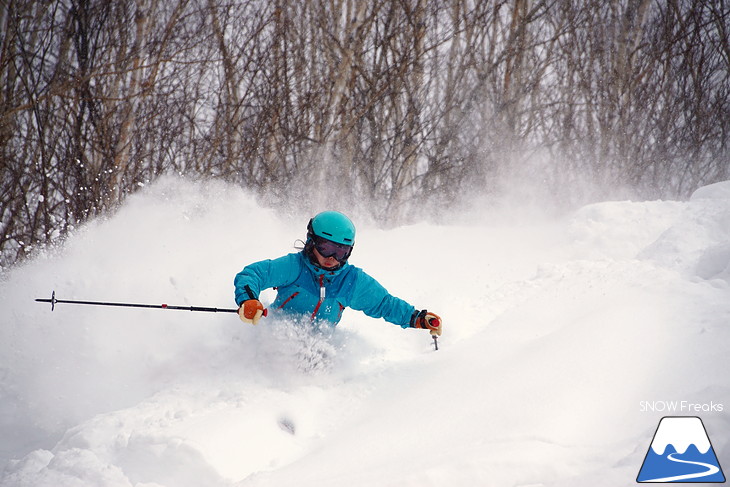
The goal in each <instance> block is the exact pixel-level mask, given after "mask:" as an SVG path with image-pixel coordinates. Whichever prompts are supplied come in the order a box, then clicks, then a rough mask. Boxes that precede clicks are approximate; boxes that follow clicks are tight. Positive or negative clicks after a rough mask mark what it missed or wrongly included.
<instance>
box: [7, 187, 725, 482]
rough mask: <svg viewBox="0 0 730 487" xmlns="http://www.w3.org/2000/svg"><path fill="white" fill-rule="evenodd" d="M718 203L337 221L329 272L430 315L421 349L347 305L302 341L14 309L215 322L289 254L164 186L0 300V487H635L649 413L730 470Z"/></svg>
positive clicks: (213, 204)
mask: <svg viewBox="0 0 730 487" xmlns="http://www.w3.org/2000/svg"><path fill="white" fill-rule="evenodd" d="M728 194H730V182H727V183H719V184H716V185H713V186H709V187H706V188H701V189H700V190H698V192H697V193H696V194H695V195H694V196H693V198H692V199H691V200H690V201H688V202H606V203H600V204H595V205H591V206H588V207H585V208H582V209H580V210H579V211H577V212H575V213H574V214H572V215H570V216H569V217H567V218H564V219H561V220H554V221H551V220H547V219H545V220H542V221H538V220H536V219H531V220H529V221H527V222H525V221H523V222H522V223H520V222H519V221H516V222H515V223H513V224H509V225H506V224H504V223H500V224H495V223H490V222H489V221H488V220H487V219H485V218H476V217H475V218H473V219H472V221H479V223H478V224H473V223H472V224H470V225H468V224H467V222H468V221H469V220H468V219H461V220H458V221H455V223H453V224H451V225H443V224H435V223H421V224H418V225H413V226H408V227H401V228H396V229H392V230H387V231H386V230H381V229H378V228H375V227H373V226H372V225H370V224H369V223H368V222H367V221H364V222H363V221H360V220H358V218H357V216H355V218H354V220H355V223H356V224H358V239H357V246H356V249H355V252H354V254H353V257H352V262H353V263H354V264H356V265H358V266H360V267H363V268H364V269H365V270H367V271H368V272H369V273H370V274H372V275H373V276H375V277H376V278H378V279H379V280H380V281H381V282H382V283H383V284H384V285H385V286H386V287H387V288H388V289H389V290H390V291H391V292H392V293H393V294H396V295H398V296H400V297H402V298H404V299H406V300H407V301H409V302H411V303H413V304H414V305H415V306H416V307H419V308H422V307H426V308H428V309H429V310H433V311H435V312H437V313H439V314H440V315H442V317H443V318H444V326H445V332H444V336H443V337H442V339H441V341H440V346H441V349H440V350H439V351H438V352H435V351H433V347H432V342H431V340H430V338H429V337H428V335H427V334H425V333H424V332H422V331H420V330H402V329H400V328H398V327H395V326H393V325H390V324H387V323H385V322H384V321H382V320H373V319H370V318H367V317H366V316H364V315H362V314H359V313H357V312H355V311H352V310H349V311H347V312H346V314H345V317H344V319H343V322H342V323H341V325H340V326H339V327H338V329H337V332H336V333H335V334H334V336H332V337H322V336H312V335H310V334H307V333H302V331H301V330H299V329H298V328H296V327H294V326H292V325H290V324H286V323H275V322H272V321H270V320H269V321H266V320H263V321H262V323H261V324H260V325H259V326H257V327H252V326H247V325H243V324H242V323H241V322H240V321H239V320H238V319H237V317H236V316H235V315H233V314H212V313H190V312H184V311H162V310H137V309H126V308H100V307H91V306H76V305H62V304H59V305H57V307H56V310H55V311H54V312H51V310H50V306H48V305H45V304H39V303H35V302H34V301H33V299H34V298H37V297H50V293H51V290H55V291H56V294H57V297H58V298H60V299H91V300H107V301H128V302H142V303H168V304H180V305H200V306H215V307H233V306H234V303H233V287H232V279H233V276H234V275H235V273H236V272H238V271H239V270H240V269H241V268H242V267H243V266H244V265H245V264H247V263H249V262H252V261H255V260H260V259H264V258H269V257H276V256H279V255H282V254H284V253H286V252H289V251H292V247H293V245H294V242H295V240H296V239H298V238H302V237H303V235H304V233H305V225H306V218H307V215H303V214H296V212H287V213H285V212H281V213H275V212H273V211H271V210H265V209H262V208H261V207H259V206H258V205H257V204H256V203H255V201H254V200H253V199H252V198H251V197H249V196H248V195H247V194H245V193H243V192H242V191H240V190H239V189H237V188H234V187H230V186H226V185H223V184H219V183H205V184H203V183H191V182H187V181H183V180H179V179H165V180H162V181H160V182H159V183H157V184H155V185H153V186H152V187H149V188H147V189H145V190H144V191H143V192H141V193H140V194H138V195H135V196H133V197H131V198H129V200H128V202H127V203H126V204H125V206H124V207H123V208H121V210H120V211H119V212H118V213H117V214H116V215H115V216H113V217H112V218H110V219H108V220H106V221H102V220H98V221H95V222H92V223H91V224H89V225H86V226H85V227H83V228H82V229H80V230H78V231H77V232H76V233H75V234H74V235H73V236H72V237H71V238H70V239H69V240H68V241H67V242H66V243H65V245H64V246H63V247H62V248H60V249H57V251H55V252H49V253H47V254H45V255H42V256H39V257H37V258H35V259H34V260H32V261H31V262H29V263H27V264H26V265H24V266H22V267H20V268H18V269H15V270H13V271H11V272H9V273H8V274H7V275H6V276H5V278H4V280H3V282H1V283H0V320H1V323H0V485H3V486H54V487H59V486H87V485H88V486H120V487H121V486H138V487H152V486H166V487H185V486H203V485H205V486H212V487H215V486H258V485H267V486H289V485H299V486H315V485H316V486H342V485H347V486H348V487H356V486H372V485H379V486H383V485H393V486H408V485H413V486H419V487H421V486H428V485H438V486H441V485H443V486H460V485H464V486H474V485H495V486H522V485H545V486H553V485H555V486H558V485H559V486H569V485H575V486H584V485H592V486H601V485H606V486H617V485H633V484H634V479H635V478H636V475H637V472H638V470H639V468H640V466H641V462H642V460H643V458H644V455H645V454H646V451H647V448H648V446H649V443H650V441H651V438H652V434H653V432H654V431H655V429H656V426H657V424H658V421H659V419H660V418H661V417H662V416H665V415H697V416H701V417H702V419H703V422H704V424H705V425H706V427H707V430H708V433H709V435H710V437H711V439H712V442H713V446H714V448H715V451H716V452H717V454H718V458H719V460H720V463H721V465H730V444H729V443H728V433H727V432H728V431H730V419H728V412H730V387H728V381H727V370H730V353H728V352H729V349H730V345H729V344H730V326H729V325H730V196H728ZM345 210H346V209H345ZM479 211H480V210H479V209H476V208H475V209H474V215H477V214H478V213H479ZM501 216H502V218H500V221H501V222H504V221H507V220H509V215H501ZM272 298H273V294H270V293H267V294H266V295H265V299H267V300H271V299H272ZM669 401H678V402H677V403H676V404H680V406H681V408H682V410H675V411H667V410H661V409H662V408H663V407H665V405H666V404H670V403H669ZM681 401H684V402H681ZM718 405H719V406H720V409H721V410H718V407H717V406H718Z"/></svg>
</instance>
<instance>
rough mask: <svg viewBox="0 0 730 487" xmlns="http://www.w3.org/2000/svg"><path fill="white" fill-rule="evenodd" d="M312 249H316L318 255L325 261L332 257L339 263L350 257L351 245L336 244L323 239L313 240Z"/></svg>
mask: <svg viewBox="0 0 730 487" xmlns="http://www.w3.org/2000/svg"><path fill="white" fill-rule="evenodd" d="M314 248H315V249H317V252H319V255H321V256H322V257H324V258H325V259H326V258H328V257H334V258H335V259H337V260H338V261H339V262H342V261H344V260H347V258H348V257H349V256H350V252H352V245H344V244H338V243H337V242H333V241H331V240H326V239H323V238H317V239H315V241H314Z"/></svg>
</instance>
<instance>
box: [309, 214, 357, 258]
mask: <svg viewBox="0 0 730 487" xmlns="http://www.w3.org/2000/svg"><path fill="white" fill-rule="evenodd" d="M354 244H355V225H353V223H352V221H351V220H350V219H349V218H347V217H346V216H345V215H343V214H342V213H340V212H339V211H323V212H322V213H318V214H317V215H315V216H314V218H312V219H311V220H309V224H308V225H307V242H306V243H305V245H304V253H305V255H306V256H307V257H309V261H310V262H311V263H312V264H314V265H315V266H317V267H319V263H318V261H317V258H316V257H315V256H314V249H315V248H316V249H317V252H318V253H319V254H320V255H321V256H322V257H334V258H335V259H337V262H339V265H338V266H336V267H333V268H327V270H328V271H335V270H337V269H340V268H341V267H342V266H343V265H345V263H347V259H349V258H350V254H351V253H352V246H353V245H354Z"/></svg>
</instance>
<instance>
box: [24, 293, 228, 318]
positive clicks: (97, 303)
mask: <svg viewBox="0 0 730 487" xmlns="http://www.w3.org/2000/svg"><path fill="white" fill-rule="evenodd" d="M36 301H38V302H39V303H51V311H53V310H54V309H55V308H56V303H61V304H85V305H92V306H120V307H124V308H155V309H177V310H183V311H205V312H208V313H238V310H237V309H233V308H210V307H206V306H171V305H169V304H137V303H108V302H102V301H75V300H71V299H56V291H53V293H52V294H51V299H42V298H37V299H36Z"/></svg>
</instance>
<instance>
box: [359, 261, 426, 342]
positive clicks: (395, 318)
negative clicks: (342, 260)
mask: <svg viewBox="0 0 730 487" xmlns="http://www.w3.org/2000/svg"><path fill="white" fill-rule="evenodd" d="M357 271H358V275H357V279H356V280H355V285H354V289H353V293H352V298H351V300H350V307H351V308H352V309H356V310H359V311H362V312H363V313H365V314H366V315H368V316H370V317H372V318H383V319H385V321H388V322H390V323H393V324H395V325H398V326H400V327H401V328H408V327H409V326H410V322H411V316H413V313H414V312H415V311H416V308H414V307H413V306H412V305H411V304H409V303H407V302H406V301H404V300H402V299H400V298H397V297H395V296H393V295H391V294H390V293H389V292H388V291H387V290H386V289H385V288H384V287H383V286H382V285H381V284H380V283H379V282H378V281H376V280H375V279H374V278H373V277H371V276H370V275H368V274H367V273H365V272H364V271H363V270H362V269H358V270H357Z"/></svg>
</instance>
